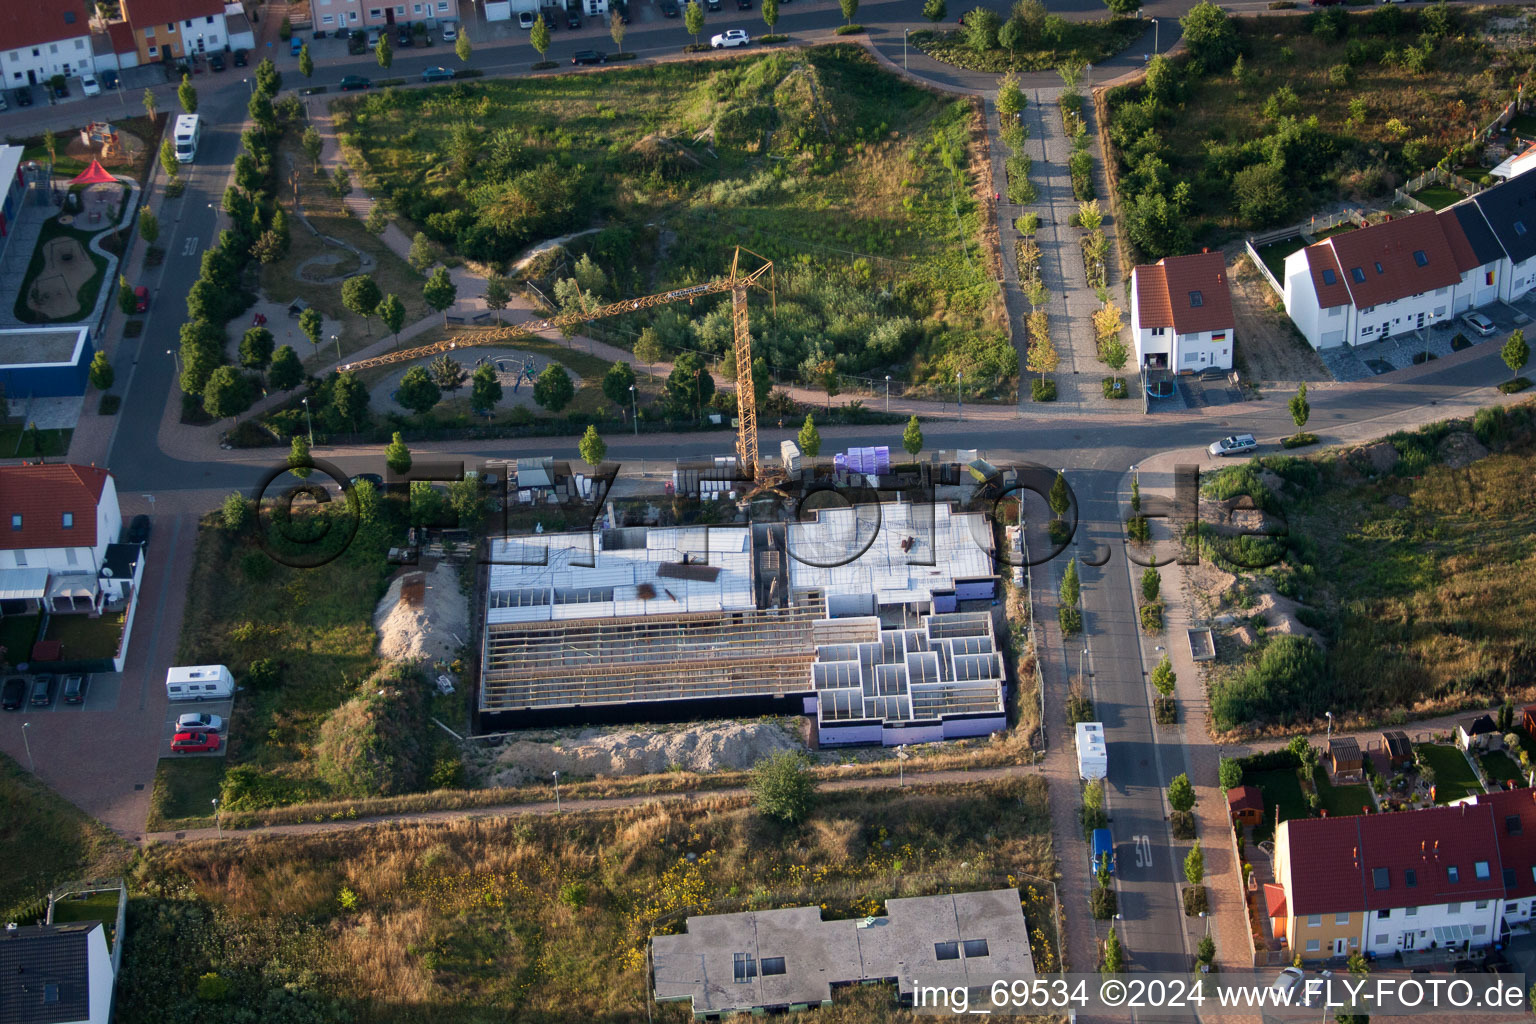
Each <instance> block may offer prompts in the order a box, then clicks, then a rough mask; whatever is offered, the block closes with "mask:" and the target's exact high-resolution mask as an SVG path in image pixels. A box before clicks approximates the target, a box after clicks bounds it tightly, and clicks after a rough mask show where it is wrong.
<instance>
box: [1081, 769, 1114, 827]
mask: <svg viewBox="0 0 1536 1024" xmlns="http://www.w3.org/2000/svg"><path fill="white" fill-rule="evenodd" d="M1082 814H1083V838H1084V839H1087V838H1088V837H1089V836H1091V835H1093V830H1094V829H1096V828H1107V827H1108V826H1109V812H1108V811H1106V810H1105V809H1104V783H1102V782H1097V781H1095V782H1090V783H1087V784H1086V785H1084V786H1083V811H1082Z"/></svg>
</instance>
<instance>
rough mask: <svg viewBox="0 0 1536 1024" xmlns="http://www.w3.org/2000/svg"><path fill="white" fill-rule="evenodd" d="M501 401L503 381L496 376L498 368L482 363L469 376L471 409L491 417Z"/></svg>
mask: <svg viewBox="0 0 1536 1024" xmlns="http://www.w3.org/2000/svg"><path fill="white" fill-rule="evenodd" d="M500 401H501V380H500V379H499V378H497V376H496V368H495V367H494V366H492V365H491V364H490V363H481V364H480V365H479V366H477V367H475V372H474V373H472V374H470V376H469V407H470V408H471V409H473V410H474V411H475V412H478V413H482V414H484V415H486V416H489V415H490V414H491V412H492V411H493V410H494V409H495V408H496V405H497V403H499V402H500Z"/></svg>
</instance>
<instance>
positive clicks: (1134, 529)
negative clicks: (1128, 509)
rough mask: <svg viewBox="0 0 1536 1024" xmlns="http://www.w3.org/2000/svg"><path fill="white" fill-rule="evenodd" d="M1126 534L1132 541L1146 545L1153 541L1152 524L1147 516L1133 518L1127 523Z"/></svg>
mask: <svg viewBox="0 0 1536 1024" xmlns="http://www.w3.org/2000/svg"><path fill="white" fill-rule="evenodd" d="M1125 532H1126V535H1127V536H1129V537H1130V538H1131V540H1133V541H1135V542H1136V543H1138V544H1145V543H1147V542H1148V541H1150V540H1151V539H1152V524H1151V523H1149V522H1147V517H1146V516H1132V517H1131V518H1129V519H1127V520H1126V521H1125Z"/></svg>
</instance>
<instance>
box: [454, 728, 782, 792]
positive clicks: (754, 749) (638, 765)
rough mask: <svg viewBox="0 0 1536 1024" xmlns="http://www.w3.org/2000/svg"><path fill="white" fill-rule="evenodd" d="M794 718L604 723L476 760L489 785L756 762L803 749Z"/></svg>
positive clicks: (518, 743) (515, 743) (522, 739)
mask: <svg viewBox="0 0 1536 1024" xmlns="http://www.w3.org/2000/svg"><path fill="white" fill-rule="evenodd" d="M803 749H804V746H803V745H802V744H801V742H800V738H799V732H798V729H797V726H796V723H795V721H794V720H792V719H791V720H774V721H757V722H698V723H693V724H690V725H686V726H677V727H667V726H658V727H656V728H654V729H649V730H645V731H635V730H615V731H604V730H599V729H581V730H574V729H573V730H561V731H557V732H555V733H553V734H551V733H542V734H528V735H524V736H519V737H517V738H514V739H511V740H509V741H506V742H503V743H502V744H501V745H500V746H499V747H492V748H489V749H488V750H486V751H485V752H484V753H483V755H482V756H481V759H480V763H479V764H477V765H473V766H472V767H473V768H474V770H475V772H476V774H478V775H479V776H481V781H482V782H483V784H485V785H490V786H516V785H521V784H523V783H525V782H530V781H533V780H534V779H539V780H547V779H548V778H549V773H550V772H552V771H557V770H558V771H560V772H561V773H563V774H569V775H587V776H610V777H611V776H617V775H652V774H655V773H657V772H666V771H676V770H685V771H691V772H709V771H719V770H721V769H725V770H740V769H745V768H751V767H752V766H753V765H755V764H756V763H757V762H758V761H760V760H762V759H763V758H765V757H767V756H769V755H770V754H776V753H778V752H779V751H781V750H803Z"/></svg>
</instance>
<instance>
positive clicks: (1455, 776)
mask: <svg viewBox="0 0 1536 1024" xmlns="http://www.w3.org/2000/svg"><path fill="white" fill-rule="evenodd" d="M1418 751H1419V757H1420V758H1422V759H1423V760H1424V761H1425V762H1427V763H1428V764H1429V766H1430V767H1431V768H1433V769H1434V770H1435V803H1437V804H1448V803H1450V802H1451V801H1452V800H1460V799H1461V798H1462V797H1464V796H1466V795H1467V794H1468V793H1481V792H1482V791H1483V787H1482V786H1480V785H1478V782H1477V776H1476V775H1474V774H1473V773H1472V766H1471V765H1469V764H1467V759H1466V757H1465V756H1464V755H1463V754H1462V752H1461V751H1460V750H1458V749H1457V748H1456V747H1451V746H1446V745H1444V744H1441V743H1421V744H1419V747H1418Z"/></svg>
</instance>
